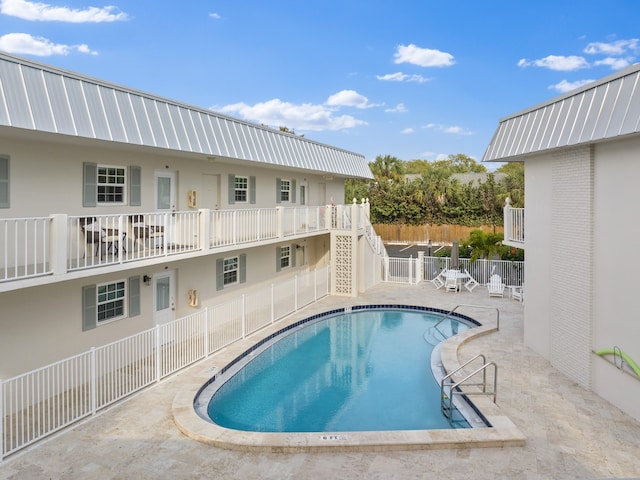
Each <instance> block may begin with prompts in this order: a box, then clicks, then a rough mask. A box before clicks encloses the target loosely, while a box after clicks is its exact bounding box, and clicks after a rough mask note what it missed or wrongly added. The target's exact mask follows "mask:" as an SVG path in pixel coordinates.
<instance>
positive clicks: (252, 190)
mask: <svg viewBox="0 0 640 480" xmlns="http://www.w3.org/2000/svg"><path fill="white" fill-rule="evenodd" d="M249 203H256V177H249Z"/></svg>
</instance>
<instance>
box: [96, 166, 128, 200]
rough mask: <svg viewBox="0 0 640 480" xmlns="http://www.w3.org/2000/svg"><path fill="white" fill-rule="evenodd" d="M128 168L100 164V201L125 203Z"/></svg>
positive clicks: (98, 184)
mask: <svg viewBox="0 0 640 480" xmlns="http://www.w3.org/2000/svg"><path fill="white" fill-rule="evenodd" d="M125 172H126V169H125V168H122V167H108V166H102V165H98V183H97V186H98V203H124V199H125V191H126V190H125V189H126V175H125Z"/></svg>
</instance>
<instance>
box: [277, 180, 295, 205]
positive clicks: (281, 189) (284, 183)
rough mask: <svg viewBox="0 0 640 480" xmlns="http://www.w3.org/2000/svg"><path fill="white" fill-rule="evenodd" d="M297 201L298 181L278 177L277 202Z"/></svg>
mask: <svg viewBox="0 0 640 480" xmlns="http://www.w3.org/2000/svg"><path fill="white" fill-rule="evenodd" d="M282 202H291V203H296V181H295V180H287V179H283V178H276V203H282Z"/></svg>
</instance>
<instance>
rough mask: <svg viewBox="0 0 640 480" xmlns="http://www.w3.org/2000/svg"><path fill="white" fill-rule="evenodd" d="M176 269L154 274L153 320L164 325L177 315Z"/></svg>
mask: <svg viewBox="0 0 640 480" xmlns="http://www.w3.org/2000/svg"><path fill="white" fill-rule="evenodd" d="M175 284H176V282H175V270H166V271H164V272H161V273H156V274H155V275H154V276H153V321H154V325H164V324H165V323H168V322H171V321H173V320H175V316H176V285H175Z"/></svg>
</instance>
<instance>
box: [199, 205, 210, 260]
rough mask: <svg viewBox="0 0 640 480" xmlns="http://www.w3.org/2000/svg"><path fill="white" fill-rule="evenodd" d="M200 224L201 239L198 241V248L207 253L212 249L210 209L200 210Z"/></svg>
mask: <svg viewBox="0 0 640 480" xmlns="http://www.w3.org/2000/svg"><path fill="white" fill-rule="evenodd" d="M198 215H199V217H200V218H199V219H198V221H199V222H200V238H199V239H198V246H199V247H200V249H201V250H203V251H206V250H209V249H210V248H211V241H210V240H209V239H210V238H211V210H209V209H208V208H200V209H199V210H198Z"/></svg>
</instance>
